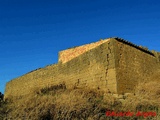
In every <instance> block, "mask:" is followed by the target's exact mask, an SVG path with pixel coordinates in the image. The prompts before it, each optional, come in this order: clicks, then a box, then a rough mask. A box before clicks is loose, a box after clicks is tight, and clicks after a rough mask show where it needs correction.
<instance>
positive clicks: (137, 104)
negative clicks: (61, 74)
mask: <svg viewBox="0 0 160 120" xmlns="http://www.w3.org/2000/svg"><path fill="white" fill-rule="evenodd" d="M159 73H160V72H157V73H156V74H154V75H153V76H152V77H151V80H150V82H144V83H140V84H138V85H137V87H136V90H135V93H134V94H125V95H119V96H118V95H116V94H110V93H108V94H106V93H104V92H102V91H98V90H94V89H77V88H75V89H72V90H71V89H70V90H67V89H66V87H65V84H61V85H58V86H52V87H50V88H45V89H41V90H40V91H37V92H35V93H34V94H30V95H29V96H25V97H23V98H19V99H12V101H7V104H5V106H4V105H3V107H2V106H1V107H2V108H4V109H3V110H2V108H1V110H0V113H1V116H2V114H3V116H4V120H9V119H14V120H17V119H21V120H22V119H26V120H66V119H67V120H113V119H116V120H121V119H122V120H137V118H138V120H139V119H142V120H143V119H145V120H146V119H151V120H158V119H160V102H159V101H160V84H157V82H159V79H160V74H159ZM3 104H4V103H3ZM107 111H114V112H117V114H118V112H123V113H124V112H128V111H131V112H132V113H134V114H135V115H131V116H128V117H126V116H125V115H124V116H121V117H118V116H117V117H115V115H114V117H111V116H109V114H108V116H106V112H107ZM138 111H139V112H140V111H141V113H142V112H143V114H138ZM149 113H150V114H149ZM151 113H152V114H151ZM155 113H156V115H155ZM136 114H137V115H136ZM119 115H120V114H119Z"/></svg>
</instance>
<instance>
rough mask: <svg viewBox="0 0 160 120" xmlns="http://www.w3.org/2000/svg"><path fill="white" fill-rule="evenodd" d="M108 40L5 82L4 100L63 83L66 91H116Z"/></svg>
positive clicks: (110, 45) (111, 49)
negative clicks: (65, 59) (86, 89)
mask: <svg viewBox="0 0 160 120" xmlns="http://www.w3.org/2000/svg"><path fill="white" fill-rule="evenodd" d="M115 72H116V71H115V59H114V46H113V42H112V40H111V41H110V40H107V41H106V42H104V43H103V44H100V45H99V46H97V47H94V48H92V49H90V50H88V51H87V52H85V53H83V54H80V55H79V56H78V57H74V58H72V59H71V60H70V61H68V62H66V63H62V62H60V63H58V64H55V65H51V66H47V67H45V68H42V69H39V70H36V71H33V72H30V73H28V74H26V75H24V76H21V77H19V78H17V79H14V80H12V81H10V82H8V83H7V85H6V91H5V98H9V97H10V96H23V95H27V94H30V93H32V92H34V91H37V90H39V89H41V88H44V87H49V86H52V85H58V84H61V83H65V85H66V87H67V88H68V89H74V88H84V87H87V88H91V89H99V90H105V91H107V90H110V91H112V92H115V93H116V92H117V86H116V85H117V84H116V73H115Z"/></svg>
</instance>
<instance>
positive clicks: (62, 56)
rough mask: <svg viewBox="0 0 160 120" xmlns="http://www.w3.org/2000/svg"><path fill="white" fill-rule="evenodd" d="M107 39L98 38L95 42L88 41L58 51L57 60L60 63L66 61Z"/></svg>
mask: <svg viewBox="0 0 160 120" xmlns="http://www.w3.org/2000/svg"><path fill="white" fill-rule="evenodd" d="M108 40H109V39H105V40H100V41H98V42H95V43H90V44H86V45H82V46H78V47H74V48H70V49H67V50H63V51H60V52H59V59H58V61H59V62H62V63H66V62H68V61H70V60H71V59H73V58H75V57H77V56H79V55H81V54H83V53H85V52H87V51H89V50H91V49H93V48H95V47H97V46H99V45H101V44H103V43H105V42H106V41H108Z"/></svg>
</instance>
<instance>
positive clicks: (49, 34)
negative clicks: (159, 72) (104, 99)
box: [0, 0, 160, 93]
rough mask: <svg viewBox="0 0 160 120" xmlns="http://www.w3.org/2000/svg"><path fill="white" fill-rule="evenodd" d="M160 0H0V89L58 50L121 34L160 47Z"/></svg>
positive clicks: (48, 61)
mask: <svg viewBox="0 0 160 120" xmlns="http://www.w3.org/2000/svg"><path fill="white" fill-rule="evenodd" d="M159 35H160V1H159V0H0V66H1V69H0V91H1V92H3V93H4V90H5V84H6V82H8V81H10V80H11V79H13V78H16V77H18V76H21V75H23V74H25V73H27V72H29V71H31V70H34V69H36V68H40V67H45V66H46V65H48V64H53V63H56V62H57V60H58V51H60V50H64V49H67V48H70V47H73V46H79V45H83V44H87V43H91V42H95V41H98V40H100V39H105V38H108V37H115V36H118V37H121V38H124V39H126V40H129V41H130V42H132V43H135V44H137V45H142V46H147V47H148V48H149V49H150V50H157V51H160V47H159V46H160V41H159Z"/></svg>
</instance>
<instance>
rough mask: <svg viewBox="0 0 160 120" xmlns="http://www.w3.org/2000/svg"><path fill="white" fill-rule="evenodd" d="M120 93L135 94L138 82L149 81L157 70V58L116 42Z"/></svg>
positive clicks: (118, 88)
mask: <svg viewBox="0 0 160 120" xmlns="http://www.w3.org/2000/svg"><path fill="white" fill-rule="evenodd" d="M115 48H116V55H115V59H116V73H117V90H118V93H124V92H133V91H134V88H135V85H137V83H138V82H142V81H143V80H147V79H148V78H149V77H150V76H151V75H152V74H153V73H154V72H156V70H157V66H158V65H159V63H158V60H157V57H155V56H154V55H151V54H148V53H147V52H144V51H142V50H140V49H137V48H135V47H133V46H130V45H127V44H125V43H123V42H120V41H116V40H115Z"/></svg>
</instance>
